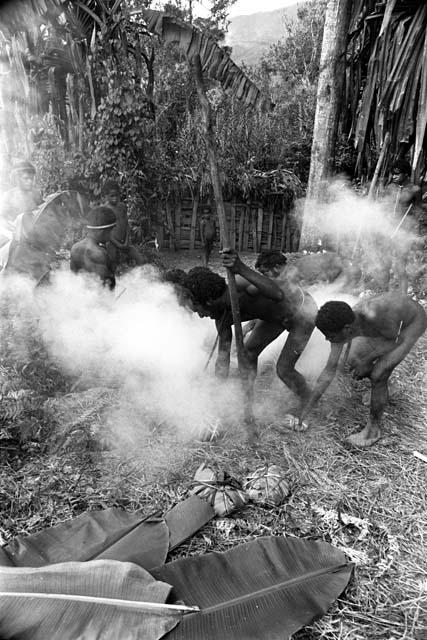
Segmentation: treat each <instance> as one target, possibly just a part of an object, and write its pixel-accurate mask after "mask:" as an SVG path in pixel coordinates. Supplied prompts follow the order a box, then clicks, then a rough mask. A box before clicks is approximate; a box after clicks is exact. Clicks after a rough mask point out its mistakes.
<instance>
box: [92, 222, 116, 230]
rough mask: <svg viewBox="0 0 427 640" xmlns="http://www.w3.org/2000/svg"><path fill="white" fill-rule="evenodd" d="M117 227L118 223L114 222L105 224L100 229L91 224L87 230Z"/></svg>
mask: <svg viewBox="0 0 427 640" xmlns="http://www.w3.org/2000/svg"><path fill="white" fill-rule="evenodd" d="M115 226H116V223H115V222H113V223H112V224H103V225H100V226H99V227H94V226H92V225H91V224H87V225H86V228H87V229H111V227H115Z"/></svg>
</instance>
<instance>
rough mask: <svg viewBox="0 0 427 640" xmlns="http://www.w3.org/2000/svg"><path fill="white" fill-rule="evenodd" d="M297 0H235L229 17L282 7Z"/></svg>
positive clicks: (295, 2)
mask: <svg viewBox="0 0 427 640" xmlns="http://www.w3.org/2000/svg"><path fill="white" fill-rule="evenodd" d="M298 1H299V0H263V1H262V2H260V0H237V2H236V4H235V5H234V6H233V7H232V9H231V10H230V17H233V16H242V15H246V14H251V13H257V12H259V11H274V10H275V9H282V8H284V7H288V6H289V5H292V4H297V2H298Z"/></svg>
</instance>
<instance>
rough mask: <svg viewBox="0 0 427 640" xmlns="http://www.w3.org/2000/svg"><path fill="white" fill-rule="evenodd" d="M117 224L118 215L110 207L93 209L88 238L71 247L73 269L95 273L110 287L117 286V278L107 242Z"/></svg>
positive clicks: (90, 216)
mask: <svg viewBox="0 0 427 640" xmlns="http://www.w3.org/2000/svg"><path fill="white" fill-rule="evenodd" d="M115 224H116V216H115V214H114V211H113V210H112V209H110V208H109V207H95V208H94V209H91V210H90V211H89V214H88V224H87V229H88V233H87V236H86V238H83V240H80V242H76V244H74V245H73V246H72V247H71V260H70V268H71V271H73V272H74V273H79V272H81V271H86V272H88V273H95V274H97V275H98V276H99V277H100V278H101V281H102V283H103V284H107V285H108V286H109V288H110V289H114V287H115V286H116V278H115V265H114V264H113V263H112V262H111V259H110V257H109V255H108V252H107V242H108V241H109V239H110V234H111V232H112V230H113V228H114V226H115Z"/></svg>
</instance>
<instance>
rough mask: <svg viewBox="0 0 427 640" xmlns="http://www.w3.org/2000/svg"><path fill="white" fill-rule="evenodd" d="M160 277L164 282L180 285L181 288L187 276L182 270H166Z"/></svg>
mask: <svg viewBox="0 0 427 640" xmlns="http://www.w3.org/2000/svg"><path fill="white" fill-rule="evenodd" d="M162 277H163V280H164V281H165V282H170V283H171V284H180V285H181V286H183V285H184V280H185V278H186V277H187V274H186V272H185V271H184V270H183V269H168V270H167V271H165V272H164V274H163V276H162Z"/></svg>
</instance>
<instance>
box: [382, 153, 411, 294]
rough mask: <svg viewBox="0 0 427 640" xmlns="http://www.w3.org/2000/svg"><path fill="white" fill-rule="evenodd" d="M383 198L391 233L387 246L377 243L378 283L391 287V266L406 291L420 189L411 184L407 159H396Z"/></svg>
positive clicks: (401, 291) (400, 289) (401, 288)
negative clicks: (389, 213)
mask: <svg viewBox="0 0 427 640" xmlns="http://www.w3.org/2000/svg"><path fill="white" fill-rule="evenodd" d="M384 199H385V200H386V201H387V202H388V205H389V207H390V209H391V222H392V226H393V231H392V234H391V238H390V241H389V244H390V246H387V243H386V245H385V246H384V243H383V242H380V243H379V247H378V249H379V251H380V252H381V256H379V258H380V262H381V263H382V268H381V269H380V281H381V283H382V284H383V285H384V287H385V288H386V289H388V288H389V284H390V271H391V269H392V267H393V270H394V272H395V275H396V277H397V279H398V282H399V291H400V293H403V294H406V293H407V291H408V274H407V271H406V267H407V263H408V257H409V252H410V249H411V245H412V237H411V236H413V234H414V233H415V232H416V231H417V220H418V217H419V215H420V213H421V188H420V187H418V186H416V185H415V184H414V183H413V182H411V165H410V164H409V162H408V161H407V160H397V161H396V162H395V163H394V164H393V167H392V170H391V182H390V184H388V186H387V187H386V190H385V194H384Z"/></svg>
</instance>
